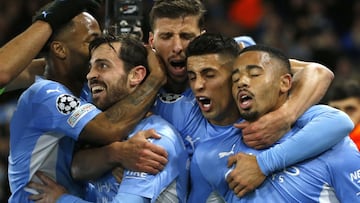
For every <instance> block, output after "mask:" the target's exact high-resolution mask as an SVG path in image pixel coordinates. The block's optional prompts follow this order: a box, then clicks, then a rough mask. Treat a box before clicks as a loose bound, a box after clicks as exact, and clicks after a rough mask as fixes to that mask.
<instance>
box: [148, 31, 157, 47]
mask: <svg viewBox="0 0 360 203" xmlns="http://www.w3.org/2000/svg"><path fill="white" fill-rule="evenodd" d="M148 43H149V45H150V47H151V48H152V49H155V47H154V33H153V32H149V40H148Z"/></svg>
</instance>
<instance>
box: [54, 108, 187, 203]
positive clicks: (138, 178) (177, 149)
mask: <svg viewBox="0 0 360 203" xmlns="http://www.w3.org/2000/svg"><path fill="white" fill-rule="evenodd" d="M147 129H155V130H156V132H157V133H159V134H160V135H161V139H149V141H151V142H152V143H154V144H156V145H159V146H161V147H163V148H164V149H165V150H166V151H167V153H168V163H167V164H166V166H165V168H164V170H162V171H161V172H160V173H158V174H156V175H151V174H148V173H143V172H134V171H129V170H125V171H124V176H123V179H122V181H121V183H120V184H118V183H117V182H116V180H115V178H114V177H113V176H112V174H111V173H107V174H106V175H105V176H103V177H102V178H100V179H98V180H96V181H92V182H91V184H89V190H88V194H87V198H86V201H85V200H80V199H79V198H77V197H74V196H70V195H64V196H63V197H62V198H61V199H60V200H58V202H59V203H61V202H64V203H65V202H66V203H69V202H77V203H80V202H101V203H106V202H136V201H135V200H134V199H132V198H133V197H136V196H137V197H140V199H146V200H149V202H156V201H157V200H158V199H161V202H180V203H181V202H186V197H187V191H188V164H189V163H188V154H187V151H186V149H185V146H184V143H183V141H182V139H181V137H180V134H179V133H178V132H177V130H175V128H174V127H173V126H172V125H171V124H170V123H168V122H167V121H165V120H164V119H162V118H161V117H160V116H157V115H152V116H150V117H147V118H145V119H143V120H142V121H141V122H140V123H139V124H138V125H137V126H136V127H135V129H134V130H133V132H132V133H131V134H130V135H129V137H132V136H133V135H135V133H136V132H138V131H141V130H147ZM141 202H142V201H141Z"/></svg>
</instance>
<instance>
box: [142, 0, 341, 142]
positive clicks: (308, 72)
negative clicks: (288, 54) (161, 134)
mask: <svg viewBox="0 0 360 203" xmlns="http://www.w3.org/2000/svg"><path fill="white" fill-rule="evenodd" d="M205 12H206V10H205V7H204V5H203V4H202V2H201V1H199V0H172V1H168V0H155V1H154V4H153V6H152V9H151V11H150V14H149V15H150V16H149V22H150V28H151V31H150V33H149V44H150V45H151V47H152V48H154V49H155V50H156V53H157V54H158V55H159V56H160V58H161V59H162V60H163V62H164V65H165V69H166V71H167V76H168V80H167V83H166V85H165V86H164V88H163V89H162V90H161V95H160V98H161V99H162V100H163V102H165V103H169V102H173V101H175V100H177V99H180V98H181V97H182V96H188V95H189V94H190V95H191V90H190V88H189V83H188V75H187V69H186V56H185V50H186V49H187V47H188V44H189V43H190V42H191V40H193V39H194V38H195V37H197V36H199V35H201V34H203V33H206V32H205V24H204V23H205V21H204V14H205ZM302 65H303V66H301V65H300V64H299V65H298V66H294V67H292V72H293V73H294V78H296V80H297V85H294V87H293V88H292V90H291V94H290V97H289V99H288V100H287V101H286V103H285V104H284V105H283V106H282V107H281V108H279V109H277V110H276V111H274V112H269V113H268V114H267V115H265V116H263V117H261V118H260V119H259V120H257V121H253V122H243V123H241V124H240V125H239V127H240V128H242V132H243V134H244V137H243V139H244V141H245V143H246V144H248V145H249V146H251V147H255V148H263V147H266V146H269V145H271V144H273V143H274V142H275V141H277V140H278V139H280V137H281V136H282V135H284V134H285V132H286V131H287V130H289V129H290V126H291V125H292V124H293V122H294V121H295V120H296V118H297V117H299V116H300V115H301V114H302V113H303V112H304V111H305V110H306V109H307V108H308V107H310V106H311V105H313V104H316V103H318V102H319V101H320V99H321V98H322V96H323V95H324V94H325V92H326V89H327V88H328V87H329V85H330V83H331V81H332V79H333V77H334V76H333V73H332V72H331V71H330V70H329V69H327V68H326V67H324V66H321V65H319V64H316V63H312V64H309V63H302ZM304 98H306V99H304ZM157 103H158V104H159V105H160V104H161V103H162V102H161V101H159V99H158V102H157ZM190 138H191V136H190V137H188V139H190ZM190 142H191V143H194V144H196V143H197V142H199V140H198V139H197V138H195V137H194V138H193V139H192V140H190ZM189 144H190V143H189Z"/></svg>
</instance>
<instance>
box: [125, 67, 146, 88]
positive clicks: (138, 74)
mask: <svg viewBox="0 0 360 203" xmlns="http://www.w3.org/2000/svg"><path fill="white" fill-rule="evenodd" d="M145 76H146V68H145V67H144V66H135V67H134V68H133V69H131V71H130V72H129V76H128V80H129V83H130V86H136V85H139V84H140V83H141V82H142V81H143V80H144V79H145Z"/></svg>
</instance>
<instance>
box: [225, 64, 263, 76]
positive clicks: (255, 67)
mask: <svg viewBox="0 0 360 203" xmlns="http://www.w3.org/2000/svg"><path fill="white" fill-rule="evenodd" d="M251 69H261V70H263V69H264V68H263V67H261V66H258V65H247V66H246V70H247V71H249V70H251ZM239 72H240V71H239V69H235V70H233V71H232V72H231V75H234V74H237V73H239Z"/></svg>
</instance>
